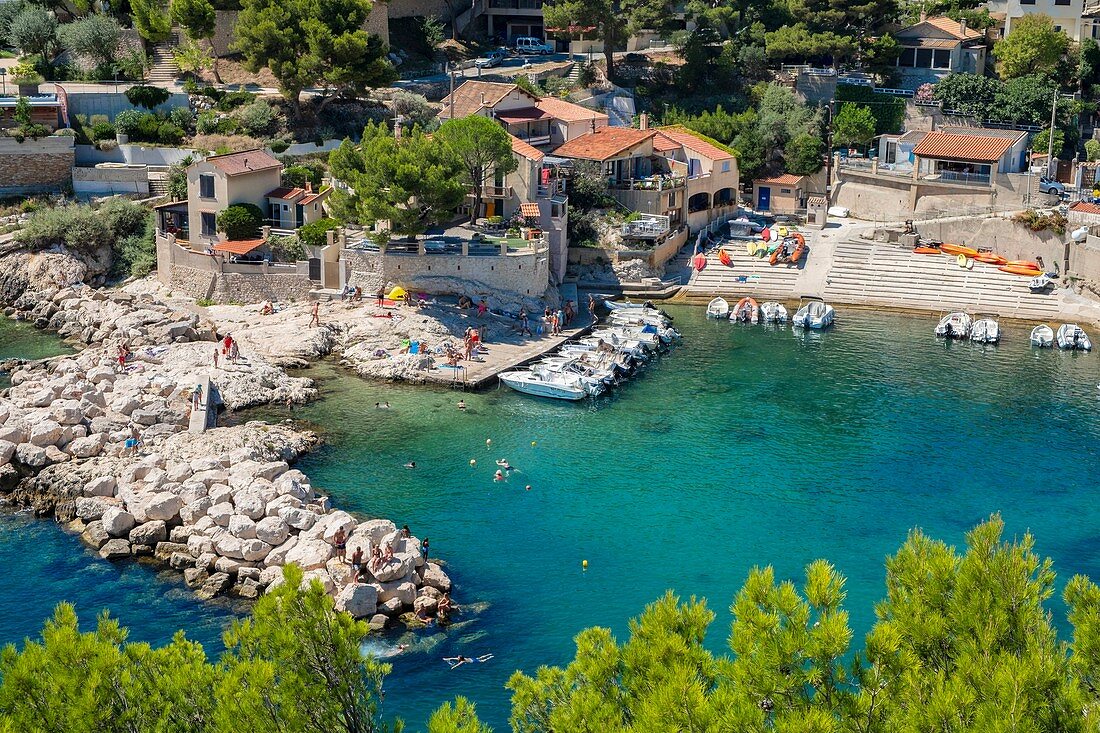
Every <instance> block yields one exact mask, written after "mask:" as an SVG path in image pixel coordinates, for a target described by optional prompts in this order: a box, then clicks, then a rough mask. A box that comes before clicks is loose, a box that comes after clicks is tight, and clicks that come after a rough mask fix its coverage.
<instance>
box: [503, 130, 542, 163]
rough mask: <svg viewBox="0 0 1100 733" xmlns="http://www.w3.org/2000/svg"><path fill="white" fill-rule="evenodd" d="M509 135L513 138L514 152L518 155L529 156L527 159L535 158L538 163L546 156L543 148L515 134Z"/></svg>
mask: <svg viewBox="0 0 1100 733" xmlns="http://www.w3.org/2000/svg"><path fill="white" fill-rule="evenodd" d="M508 137H510V138H512V152H513V153H515V154H516V155H520V156H522V157H524V158H527V160H533V161H535V162H536V163H538V162H540V161H541V160H542V159H543V158H545V157H546V156H545V155H543V152H542V151H541V150H539V149H538V148H536V147H534V146H533V145H531V144H530V143H526V142H524V141H523V140H520V139H519V138H518V137H516V136H515V135H509V136H508Z"/></svg>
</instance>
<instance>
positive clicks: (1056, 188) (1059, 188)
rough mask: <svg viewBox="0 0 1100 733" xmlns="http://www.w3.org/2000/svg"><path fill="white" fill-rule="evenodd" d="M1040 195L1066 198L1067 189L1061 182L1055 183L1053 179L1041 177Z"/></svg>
mask: <svg viewBox="0 0 1100 733" xmlns="http://www.w3.org/2000/svg"><path fill="white" fill-rule="evenodd" d="M1039 193H1053V194H1056V195H1058V196H1064V195H1065V193H1066V187H1065V186H1064V185H1063V184H1062V182H1061V181H1055V180H1054V179H1052V178H1047V177H1046V176H1041V177H1040V178H1039Z"/></svg>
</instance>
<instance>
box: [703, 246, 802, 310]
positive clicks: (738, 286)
mask: <svg viewBox="0 0 1100 733" xmlns="http://www.w3.org/2000/svg"><path fill="white" fill-rule="evenodd" d="M723 249H725V250H726V251H727V252H728V253H729V254H730V261H731V264H730V266H728V267H727V266H726V265H723V264H722V262H721V261H720V260H719V259H718V250H714V251H713V252H712V253H711V254H709V255H708V256H707V266H706V267H705V268H704V269H703V270H702V271H701V272H696V273H694V274H693V275H692V277H691V282H690V283H688V286H687V295H689V296H698V297H703V296H709V297H714V296H716V295H721V296H723V297H726V296H736V297H738V298H742V297H746V296H751V297H753V298H756V299H757V300H759V299H760V298H764V297H766V298H774V299H779V300H788V299H792V298H798V297H799V296H800V295H802V294H801V293H798V292H797V286H796V285H797V282H798V280H799V278H800V276H801V273H802V269H801V268H802V267H804V266H806V265H807V264H808V263H809V262H811V261H812V259H811V260H803V261H802V262H801V263H799V264H798V265H797V266H796V265H775V266H772V265H769V264H768V260H767V258H766V257H765V258H764V259H760V258H758V257H750V256H749V254H748V252H747V251H746V250H745V244H744V242H740V241H733V242H730V243H729V244H726V245H723ZM812 257H813V253H812V252H811V253H810V258H812ZM742 277H744V278H746V279H745V281H742V280H741V279H740V278H742Z"/></svg>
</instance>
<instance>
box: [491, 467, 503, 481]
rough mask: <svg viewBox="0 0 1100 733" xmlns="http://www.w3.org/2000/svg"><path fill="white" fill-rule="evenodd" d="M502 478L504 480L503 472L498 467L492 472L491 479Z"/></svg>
mask: <svg viewBox="0 0 1100 733" xmlns="http://www.w3.org/2000/svg"><path fill="white" fill-rule="evenodd" d="M503 480H504V472H503V471H501V470H500V469H499V468H498V469H497V472H496V473H494V474H493V481H503Z"/></svg>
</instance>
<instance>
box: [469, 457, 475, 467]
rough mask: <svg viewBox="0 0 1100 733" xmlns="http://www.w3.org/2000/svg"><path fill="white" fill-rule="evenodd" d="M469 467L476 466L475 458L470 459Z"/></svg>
mask: <svg viewBox="0 0 1100 733" xmlns="http://www.w3.org/2000/svg"><path fill="white" fill-rule="evenodd" d="M470 465H471V466H476V465H477V459H476V458H471V459H470Z"/></svg>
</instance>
